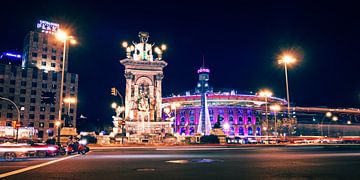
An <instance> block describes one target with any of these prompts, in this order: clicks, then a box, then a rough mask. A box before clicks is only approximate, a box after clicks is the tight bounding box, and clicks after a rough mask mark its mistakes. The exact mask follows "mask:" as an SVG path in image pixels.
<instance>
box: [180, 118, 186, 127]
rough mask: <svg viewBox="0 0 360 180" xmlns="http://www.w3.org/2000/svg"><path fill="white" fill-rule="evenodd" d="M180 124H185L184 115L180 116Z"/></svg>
mask: <svg viewBox="0 0 360 180" xmlns="http://www.w3.org/2000/svg"><path fill="white" fill-rule="evenodd" d="M180 124H181V125H182V126H185V117H184V116H182V117H181V118H180Z"/></svg>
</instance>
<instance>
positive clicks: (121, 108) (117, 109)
mask: <svg viewBox="0 0 360 180" xmlns="http://www.w3.org/2000/svg"><path fill="white" fill-rule="evenodd" d="M111 108H113V109H115V112H116V117H117V118H119V117H120V119H121V122H120V123H121V144H124V136H125V135H126V134H125V128H124V127H125V120H124V119H123V118H121V116H122V115H121V114H122V113H123V112H124V110H125V108H124V106H118V105H117V104H116V103H115V102H113V103H112V104H111ZM114 120H115V119H114ZM117 123H119V120H117ZM118 126H119V124H118Z"/></svg>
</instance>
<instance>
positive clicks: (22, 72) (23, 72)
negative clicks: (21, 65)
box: [21, 69, 27, 78]
mask: <svg viewBox="0 0 360 180" xmlns="http://www.w3.org/2000/svg"><path fill="white" fill-rule="evenodd" d="M21 77H23V78H26V77H27V69H23V70H22V71H21Z"/></svg>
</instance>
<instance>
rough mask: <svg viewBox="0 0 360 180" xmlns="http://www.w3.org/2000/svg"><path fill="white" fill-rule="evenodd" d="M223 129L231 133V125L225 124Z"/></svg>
mask: <svg viewBox="0 0 360 180" xmlns="http://www.w3.org/2000/svg"><path fill="white" fill-rule="evenodd" d="M223 128H224V129H225V131H226V132H227V131H229V129H230V124H229V123H225V124H224V125H223Z"/></svg>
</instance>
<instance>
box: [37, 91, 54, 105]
mask: <svg viewBox="0 0 360 180" xmlns="http://www.w3.org/2000/svg"><path fill="white" fill-rule="evenodd" d="M55 94H56V93H55V92H46V91H42V92H41V103H43V104H55V101H56V99H55Z"/></svg>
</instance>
